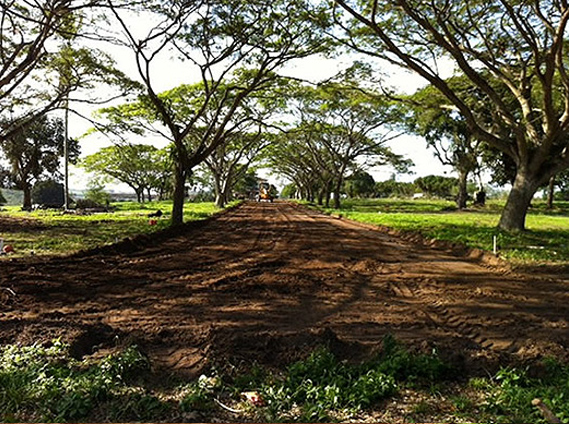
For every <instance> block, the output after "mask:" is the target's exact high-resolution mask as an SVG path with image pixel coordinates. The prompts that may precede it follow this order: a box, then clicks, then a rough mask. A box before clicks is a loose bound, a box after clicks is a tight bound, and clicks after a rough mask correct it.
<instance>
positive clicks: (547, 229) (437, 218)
mask: <svg viewBox="0 0 569 424" xmlns="http://www.w3.org/2000/svg"><path fill="white" fill-rule="evenodd" d="M502 207H503V203H500V202H489V203H488V205H487V206H485V207H483V208H472V209H468V210H465V211H457V210H456V208H455V205H454V203H453V202H448V201H439V200H393V199H373V200H349V201H344V204H343V207H342V209H341V210H340V211H337V210H333V209H327V210H325V211H326V212H327V213H331V214H341V215H342V216H344V217H346V218H349V219H353V220H355V221H360V222H366V223H370V224H376V225H384V226H387V227H391V228H395V229H398V230H402V231H415V232H419V233H421V234H423V235H424V236H425V237H428V238H435V239H440V240H449V241H453V242H460V243H462V244H465V245H467V246H470V247H476V248H480V249H484V250H488V251H492V250H493V247H494V246H493V243H494V237H496V241H497V249H498V253H499V255H500V256H502V257H504V258H507V259H510V260H513V261H514V262H517V263H520V262H521V263H527V262H542V263H557V264H559V263H563V264H565V263H569V202H557V204H556V205H555V208H554V209H552V210H547V209H546V207H545V204H544V203H543V202H535V203H534V205H533V207H532V208H531V209H530V212H529V214H528V217H527V220H526V228H527V230H526V231H524V232H521V233H508V232H505V231H501V230H498V229H497V225H498V221H499V219H500V213H501V210H502Z"/></svg>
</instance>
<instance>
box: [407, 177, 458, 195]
mask: <svg viewBox="0 0 569 424" xmlns="http://www.w3.org/2000/svg"><path fill="white" fill-rule="evenodd" d="M414 184H415V186H416V187H417V188H419V189H420V190H422V191H423V192H424V193H426V194H428V195H431V196H435V197H440V198H442V199H445V198H449V197H452V196H453V192H454V191H455V190H456V188H457V186H458V180H457V179H456V178H450V177H443V176H440V175H427V176H426V177H419V178H417V179H416V180H415V181H414Z"/></svg>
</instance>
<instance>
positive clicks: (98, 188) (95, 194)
mask: <svg viewBox="0 0 569 424" xmlns="http://www.w3.org/2000/svg"><path fill="white" fill-rule="evenodd" d="M85 200H88V201H91V202H92V204H95V205H97V206H83V207H101V206H108V205H109V203H110V202H111V195H110V194H109V193H107V192H106V191H105V186H104V185H102V184H100V183H98V182H95V183H92V184H89V188H88V190H87V191H86V192H85Z"/></svg>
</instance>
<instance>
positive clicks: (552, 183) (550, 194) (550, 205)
mask: <svg viewBox="0 0 569 424" xmlns="http://www.w3.org/2000/svg"><path fill="white" fill-rule="evenodd" d="M554 194H555V175H553V176H552V177H551V178H550V179H549V185H548V186H547V209H553V197H554Z"/></svg>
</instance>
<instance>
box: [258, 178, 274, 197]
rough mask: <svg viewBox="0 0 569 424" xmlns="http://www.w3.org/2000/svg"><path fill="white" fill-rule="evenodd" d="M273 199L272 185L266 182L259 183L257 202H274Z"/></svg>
mask: <svg viewBox="0 0 569 424" xmlns="http://www.w3.org/2000/svg"><path fill="white" fill-rule="evenodd" d="M273 199H274V196H273V193H272V190H271V185H270V184H269V183H266V182H262V183H259V195H258V196H257V201H259V202H262V201H263V200H264V201H268V202H272V201H273Z"/></svg>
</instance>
